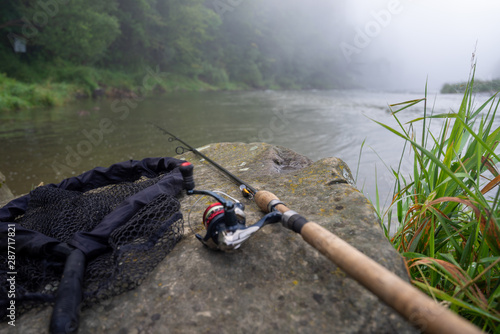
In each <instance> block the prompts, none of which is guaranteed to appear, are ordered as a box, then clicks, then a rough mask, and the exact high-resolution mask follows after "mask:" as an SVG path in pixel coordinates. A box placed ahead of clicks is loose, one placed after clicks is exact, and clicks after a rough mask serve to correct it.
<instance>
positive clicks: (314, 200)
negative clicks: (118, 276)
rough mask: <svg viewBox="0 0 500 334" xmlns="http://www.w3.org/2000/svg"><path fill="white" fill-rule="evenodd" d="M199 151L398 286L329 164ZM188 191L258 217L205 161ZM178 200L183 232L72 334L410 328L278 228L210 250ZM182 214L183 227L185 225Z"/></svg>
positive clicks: (334, 162) (239, 148) (191, 210)
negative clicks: (223, 196) (225, 200)
mask: <svg viewBox="0 0 500 334" xmlns="http://www.w3.org/2000/svg"><path fill="white" fill-rule="evenodd" d="M201 149H202V152H203V153H205V154H206V155H208V156H209V157H211V158H212V159H213V160H215V161H217V162H219V163H220V164H221V165H223V166H225V167H226V168H228V169H229V170H230V171H231V172H233V173H235V174H236V175H237V176H239V177H240V178H242V179H243V180H245V181H246V182H248V183H250V184H251V185H252V186H253V187H255V188H258V189H265V190H268V191H271V192H273V193H274V194H276V195H277V196H278V197H279V198H280V199H281V200H282V201H284V202H285V203H286V204H287V205H288V206H289V207H290V208H292V209H293V210H295V211H297V212H299V213H301V214H302V215H304V216H305V217H307V218H308V219H309V220H311V221H315V222H317V223H318V224H320V225H322V226H323V227H325V228H327V229H328V230H331V231H332V232H334V233H335V234H336V235H338V236H339V237H341V238H342V239H344V240H345V241H347V242H349V243H350V244H351V245H353V246H354V247H356V248H358V249H359V250H360V251H362V252H363V253H365V254H366V255H368V256H369V257H371V258H373V259H374V260H375V261H377V262H379V263H381V264H382V265H384V266H385V267H386V268H388V269H389V270H391V271H393V272H395V273H396V274H397V275H399V276H400V277H403V278H404V279H406V280H407V279H408V278H407V273H406V270H405V267H404V263H403V260H402V258H401V257H400V256H399V255H398V254H397V252H396V251H395V250H394V249H393V248H392V246H391V245H390V243H389V242H388V241H387V240H386V238H385V237H384V235H383V234H382V231H381V228H380V225H379V221H378V220H377V218H376V215H375V212H374V209H373V207H372V205H371V204H370V203H369V201H368V200H367V199H366V198H365V197H364V196H363V194H362V193H361V192H359V191H358V190H357V189H356V188H355V187H354V186H353V184H352V177H351V173H350V171H349V167H348V166H347V165H346V164H345V163H344V162H343V161H341V160H340V159H337V158H326V159H322V160H319V161H316V162H312V161H310V160H309V159H308V158H306V157H304V156H300V155H298V154H296V153H294V152H292V151H290V150H287V149H285V148H283V147H276V146H270V145H267V144H263V143H251V144H240V143H219V144H212V145H209V146H207V147H204V148H201ZM181 157H182V158H184V159H186V160H189V161H190V162H192V163H193V164H194V165H195V181H196V188H197V189H206V190H221V191H224V192H226V193H228V194H229V195H231V196H233V197H235V198H236V199H239V200H241V201H242V202H243V203H244V204H245V205H246V210H245V212H246V214H247V224H253V223H254V222H256V221H257V220H258V219H259V218H260V217H262V216H263V213H262V212H261V211H260V210H259V208H258V207H257V206H256V204H255V203H254V202H253V201H252V200H250V199H244V198H243V197H242V196H241V194H240V193H239V190H238V187H237V186H236V185H235V184H234V183H233V182H232V181H231V180H229V179H228V178H227V177H226V176H224V175H222V174H221V173H220V172H218V171H217V170H216V169H215V168H214V167H212V166H210V165H208V164H207V162H206V161H201V159H200V158H199V157H197V156H195V155H194V154H193V153H186V154H184V155H182V156H181ZM197 199H198V196H196V197H195V196H189V197H188V196H185V195H184V196H183V197H182V199H181V203H182V211H183V214H184V220H185V237H184V239H183V240H181V241H180V242H179V243H178V245H177V246H176V247H175V249H174V250H173V251H172V252H171V253H170V254H169V255H168V256H167V257H166V258H165V259H164V260H163V262H161V263H160V265H159V266H158V267H157V268H156V269H155V270H154V271H153V272H152V273H151V274H150V275H149V276H148V277H147V278H146V279H145V281H144V282H143V283H142V285H141V286H140V287H138V288H136V289H135V290H132V291H130V292H127V293H124V294H121V295H119V296H116V297H114V298H112V299H110V300H107V301H105V302H104V303H102V304H100V305H96V306H94V307H92V308H89V309H86V310H83V312H82V314H81V324H80V331H79V332H80V333H104V332H105V333H121V334H125V333H130V334H132V333H228V334H229V333H413V332H416V331H415V330H414V329H413V328H412V327H411V326H410V325H409V324H408V323H407V322H405V321H404V320H403V319H402V318H401V317H400V316H399V315H398V314H396V313H395V312H394V311H393V310H391V309H390V308H389V307H387V306H385V305H384V304H382V303H381V302H380V301H379V300H378V298H377V297H375V296H374V295H372V294H371V293H370V292H368V291H367V290H366V289H364V288H363V287H361V286H360V285H359V284H358V283H357V282H356V281H354V280H353V279H351V278H349V277H348V276H346V274H345V273H344V272H343V271H342V270H341V269H339V268H337V266H336V265H334V264H333V263H331V262H330V261H328V260H327V259H326V258H324V257H323V256H322V255H320V254H319V253H318V252H317V251H316V250H315V249H313V248H312V247H311V246H309V245H308V244H307V243H306V242H305V241H303V240H302V238H301V236H300V235H297V234H295V233H293V232H291V231H289V230H287V229H285V228H284V227H282V226H281V225H280V224H274V225H270V226H266V227H264V228H263V229H262V230H261V231H259V232H258V233H257V234H255V235H254V236H253V237H252V238H251V239H250V240H248V241H247V242H246V243H245V244H244V245H243V246H242V247H241V248H240V249H239V250H236V251H234V252H231V253H223V252H218V251H212V250H209V249H207V248H206V247H204V246H203V245H202V244H201V243H200V242H199V241H198V240H196V239H195V237H194V233H193V230H194V232H197V233H201V234H203V233H204V231H203V230H202V228H201V224H200V223H201V214H202V212H203V211H204V209H205V208H206V206H207V205H208V203H209V202H208V199H202V200H200V201H198V202H197V203H196V200H197ZM188 216H189V218H190V221H191V227H192V228H190V227H189V224H188ZM50 314H51V308H50V307H47V308H45V309H42V310H38V311H35V310H32V311H30V312H28V313H26V314H24V315H22V316H20V317H19V318H18V319H17V320H16V327H15V328H13V327H10V326H7V324H6V323H3V324H1V325H0V332H2V333H7V332H9V333H23V334H24V333H46V332H47V331H48V330H47V329H48V323H49V318H50Z"/></svg>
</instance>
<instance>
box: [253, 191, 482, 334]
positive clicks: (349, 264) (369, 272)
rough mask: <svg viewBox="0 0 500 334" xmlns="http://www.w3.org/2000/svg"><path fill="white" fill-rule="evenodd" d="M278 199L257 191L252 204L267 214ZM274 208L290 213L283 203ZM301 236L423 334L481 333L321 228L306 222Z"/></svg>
mask: <svg viewBox="0 0 500 334" xmlns="http://www.w3.org/2000/svg"><path fill="white" fill-rule="evenodd" d="M273 200H274V201H275V202H276V201H279V199H278V198H277V197H276V196H275V195H274V194H273V193H270V192H268V191H258V192H257V193H256V194H255V202H256V203H257V205H258V206H259V208H260V209H261V210H262V211H264V212H267V211H268V206H269V203H270V202H271V201H273ZM275 208H276V209H277V210H278V211H280V212H281V213H285V212H287V211H290V209H289V208H288V207H287V206H286V205H285V204H282V203H280V204H277V205H276V206H275ZM305 221H306V223H305V224H304V225H303V226H302V228H301V229H300V235H301V236H302V238H303V239H304V240H305V241H306V242H307V243H309V244H310V245H311V246H313V247H314V248H316V249H317V250H318V251H320V252H321V253H322V254H323V255H325V256H326V257H327V258H328V259H330V260H331V261H332V262H333V263H335V264H336V265H337V266H338V267H339V268H341V269H342V270H344V271H345V272H346V273H347V274H348V275H349V276H351V277H352V278H353V279H355V280H356V281H357V282H359V283H360V284H361V285H363V286H364V287H365V288H366V289H368V290H369V291H371V292H372V293H373V294H375V295H376V296H377V297H379V298H380V299H381V300H382V301H383V302H385V303H386V304H387V305H389V306H390V307H392V308H393V309H394V310H395V311H397V312H398V313H399V314H401V315H402V316H403V317H404V318H405V319H406V320H408V321H409V322H410V323H411V324H412V325H413V326H415V327H416V328H418V329H419V330H421V331H423V332H426V333H440V334H442V333H450V334H452V333H453V334H456V333H471V334H472V333H481V331H480V330H479V328H477V327H476V326H474V325H473V324H471V323H470V322H468V321H467V320H465V319H464V318H462V317H460V316H459V315H457V314H455V313H453V312H451V311H450V310H448V309H447V308H445V307H443V306H441V305H439V304H438V303H436V302H435V301H434V300H432V299H431V298H430V297H428V296H427V295H426V294H424V293H423V292H421V291H420V290H418V289H416V288H415V287H413V286H412V285H411V284H409V283H408V282H406V281H404V280H403V279H401V278H400V277H399V276H397V275H395V274H394V273H393V272H391V271H389V270H388V269H386V268H385V267H383V266H381V265H380V264H378V263H377V262H375V261H374V260H372V259H371V258H369V257H368V256H366V255H365V254H363V253H361V252H360V251H359V250H357V249H356V248H354V247H353V246H351V245H349V244H348V243H347V242H345V241H343V240H342V239H340V238H339V237H338V236H336V235H335V234H333V233H331V232H330V231H328V230H326V229H325V228H323V227H321V226H320V225H318V224H316V223H314V222H309V221H307V220H305Z"/></svg>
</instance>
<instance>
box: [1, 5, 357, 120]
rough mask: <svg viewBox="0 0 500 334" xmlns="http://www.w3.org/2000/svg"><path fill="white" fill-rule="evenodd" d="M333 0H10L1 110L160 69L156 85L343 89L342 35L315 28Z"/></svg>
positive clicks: (124, 83) (323, 23)
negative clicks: (339, 39)
mask: <svg viewBox="0 0 500 334" xmlns="http://www.w3.org/2000/svg"><path fill="white" fill-rule="evenodd" d="M335 6H336V5H335V4H331V3H329V2H324V3H317V4H316V5H315V6H309V5H308V4H307V3H303V2H301V1H295V2H293V3H292V2H290V1H286V2H285V1H281V0H276V1H273V2H265V1H264V0H252V1H228V2H226V1H205V0H190V1H179V0H110V1H104V2H103V1H98V0H90V1H88V0H87V1H84V0H72V1H70V2H68V1H64V3H63V2H62V1H58V0H48V1H38V2H26V1H15V0H7V1H6V3H5V4H3V5H2V11H1V12H0V73H2V75H3V76H2V78H3V79H2V85H5V86H2V87H7V88H8V89H6V91H5V92H4V93H3V94H2V96H1V97H0V98H1V100H2V102H0V109H3V110H5V109H16V108H24V107H29V106H33V105H54V104H59V103H63V101H64V100H66V99H70V98H73V97H74V96H79V97H82V96H92V94H93V93H94V92H96V91H100V90H103V91H104V92H106V91H107V90H111V88H114V89H115V90H116V89H126V90H135V93H137V91H138V90H141V88H143V86H144V78H145V77H146V76H147V75H148V71H149V72H151V71H150V70H151V69H153V71H154V72H157V73H161V82H157V86H158V90H159V91H164V90H206V89H267V88H272V89H275V88H276V89H279V88H285V89H300V88H341V87H344V86H345V85H348V79H347V75H343V73H345V70H344V69H343V68H344V67H345V66H344V64H343V63H344V62H342V61H339V59H340V54H339V52H338V50H337V49H338V45H337V43H336V40H335V38H332V36H328V35H327V34H318V33H317V32H318V31H325V30H327V29H328V30H331V25H333V24H335V23H334V22H336V20H335V17H332V15H333V16H334V15H335V14H334V13H336V12H337V11H336V10H335V8H336V7H335ZM338 15H340V13H339V14H338ZM278 22H279V24H278ZM334 50H336V52H333V51H334ZM335 54H337V55H338V57H337V58H336V56H335ZM332 55H333V56H332ZM331 73H337V75H336V76H333V75H331ZM13 80H14V81H13ZM147 88H152V87H147ZM24 90H26V91H30V92H32V93H30V94H31V95H30V94H26V95H23V94H21V91H24ZM42 91H44V92H45V93H44V94H45V95H43V94H42V95H43V96H45V98H42V99H40V98H39V97H38V95H37V94H39V92H42ZM10 92H12V94H11V93H10ZM50 92H54V96H52V95H51V93H50ZM62 96H66V98H62V99H61V97H62Z"/></svg>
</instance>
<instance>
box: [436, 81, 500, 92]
mask: <svg viewBox="0 0 500 334" xmlns="http://www.w3.org/2000/svg"><path fill="white" fill-rule="evenodd" d="M467 85H468V83H467V82H460V83H456V84H444V85H443V88H441V94H456V93H459V94H463V93H464V91H465V90H466V88H467ZM498 91H500V79H494V80H476V81H475V82H474V92H475V93H480V92H482V93H494V92H498Z"/></svg>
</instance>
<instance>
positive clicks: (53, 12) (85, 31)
mask: <svg viewBox="0 0 500 334" xmlns="http://www.w3.org/2000/svg"><path fill="white" fill-rule="evenodd" d="M19 8H20V10H19V14H20V15H21V16H22V17H21V19H22V20H23V22H24V24H23V26H22V28H21V31H20V32H21V34H22V35H23V36H25V37H27V38H28V40H29V43H30V44H31V45H32V46H37V47H39V48H40V50H41V51H42V52H43V53H44V55H46V56H47V57H49V58H60V59H63V60H68V61H71V62H73V63H76V64H89V63H94V62H95V61H97V60H99V59H100V58H101V57H102V56H103V55H104V53H105V52H106V50H107V48H108V46H109V45H110V44H111V43H112V42H113V41H114V40H115V38H116V37H117V36H118V35H119V34H120V30H119V24H118V20H117V18H116V17H115V16H114V15H113V14H114V13H115V12H116V2H115V1H106V2H104V1H99V0H72V1H68V2H67V3H65V4H60V3H59V2H57V1H55V0H47V1H38V2H29V3H28V2H23V3H22V5H21V6H20V7H19Z"/></svg>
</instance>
